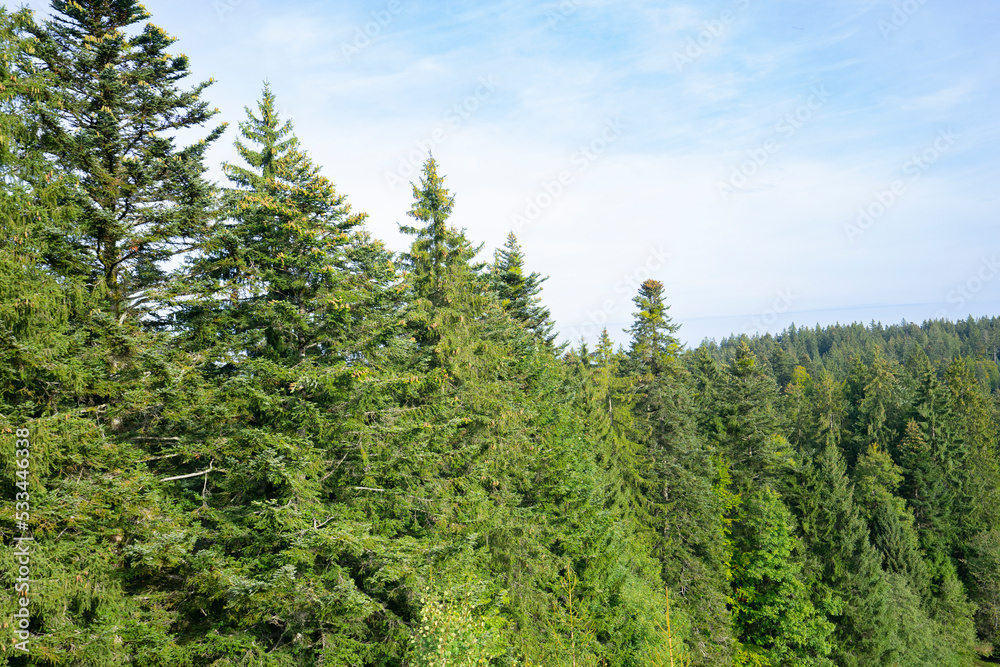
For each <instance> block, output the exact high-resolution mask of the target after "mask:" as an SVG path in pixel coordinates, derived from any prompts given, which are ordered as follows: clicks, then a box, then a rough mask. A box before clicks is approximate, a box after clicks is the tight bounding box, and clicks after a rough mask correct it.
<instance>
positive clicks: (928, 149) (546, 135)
mask: <svg viewBox="0 0 1000 667" xmlns="http://www.w3.org/2000/svg"><path fill="white" fill-rule="evenodd" d="M27 4H28V5H29V6H32V7H34V8H36V9H38V10H39V11H44V10H45V7H46V5H47V3H46V2H30V3H27ZM145 5H146V7H147V9H148V10H149V11H150V12H151V13H152V14H153V18H152V21H153V22H154V23H156V24H157V25H160V26H161V27H163V28H164V29H166V30H167V32H168V33H170V34H172V35H173V36H175V37H178V38H179V41H178V42H177V44H176V45H175V48H176V50H177V51H178V52H183V53H186V54H187V55H189V56H190V58H191V65H192V70H193V73H194V77H193V78H192V83H194V79H198V80H202V79H207V78H209V77H212V78H215V79H216V80H217V82H216V83H215V84H214V85H213V86H212V87H210V88H209V89H208V91H207V95H206V97H207V99H208V100H209V101H210V102H211V103H212V104H214V105H216V106H218V107H219V108H220V110H221V112H222V113H221V118H222V119H223V120H226V121H229V122H230V123H231V127H230V129H229V130H228V131H227V133H226V135H224V137H223V139H222V140H220V142H219V143H218V145H217V147H216V148H215V149H214V150H213V152H212V153H211V159H212V161H213V162H214V163H215V164H218V163H221V162H222V161H223V160H229V159H234V153H233V150H232V148H231V145H232V141H233V140H234V139H235V137H236V131H235V126H236V122H238V121H239V120H241V119H242V117H243V107H244V106H245V105H253V104H254V103H255V101H256V100H257V98H258V97H259V94H260V89H261V84H262V82H263V81H264V80H265V79H266V80H268V81H269V82H270V84H271V87H272V89H273V90H274V92H275V93H276V95H277V97H278V105H279V107H280V108H281V109H282V110H283V111H284V114H285V115H286V116H287V117H291V119H292V120H293V123H294V125H295V128H296V133H297V134H298V136H299V138H300V139H301V140H302V142H303V145H304V147H305V148H306V150H307V151H308V152H309V153H310V154H311V156H312V157H313V158H314V159H315V160H316V161H317V162H318V163H319V164H321V165H323V167H324V172H325V173H326V175H327V176H329V177H330V178H331V179H332V180H333V181H334V183H336V185H337V187H338V190H339V191H340V192H343V193H345V194H346V195H347V196H348V199H349V201H350V202H351V203H352V204H353V206H354V208H355V210H360V211H365V212H367V213H369V215H370V217H369V219H368V226H369V228H370V229H371V231H372V232H373V233H374V234H375V235H376V236H378V237H379V238H381V239H383V240H385V241H386V243H387V244H388V245H389V246H390V247H391V248H393V249H396V250H401V249H403V248H404V247H405V245H406V243H407V239H406V238H405V237H402V236H401V235H399V233H398V232H397V226H396V225H397V223H400V222H404V221H406V220H407V218H406V216H405V213H406V211H407V210H408V209H409V205H410V201H411V193H410V190H409V187H408V186H407V185H406V182H408V181H409V180H412V179H414V178H416V169H417V167H418V166H419V164H420V162H421V161H422V159H423V155H424V154H425V152H426V150H427V149H428V148H432V149H433V151H434V154H435V156H436V157H437V159H438V161H439V163H440V165H441V170H442V172H443V173H444V174H446V184H447V185H448V186H450V187H451V188H452V190H453V191H454V192H455V194H456V208H455V213H454V216H453V222H454V223H455V224H456V225H458V226H460V227H465V228H466V230H467V233H468V235H469V237H470V238H471V239H472V240H473V241H475V242H483V243H485V251H484V252H486V253H491V252H492V248H494V247H496V246H498V245H500V244H501V243H502V242H503V239H504V237H505V236H506V234H507V233H508V232H509V231H510V230H511V229H514V230H515V231H516V232H517V234H518V237H519V239H520V241H521V244H522V246H523V247H524V249H525V252H526V254H527V260H528V265H529V268H530V269H532V270H536V271H539V272H541V273H542V274H543V275H549V276H551V278H550V279H549V280H548V281H547V282H546V283H545V291H544V294H543V296H544V298H545V301H546V303H547V304H548V305H549V306H550V308H551V310H552V312H553V315H554V317H555V319H556V321H557V324H558V328H559V329H560V331H561V332H562V334H563V336H564V338H566V339H572V340H577V339H579V338H580V336H585V337H586V338H588V339H590V340H594V339H595V338H596V336H597V333H598V332H599V330H600V328H601V327H602V326H604V325H606V326H608V328H609V331H610V333H611V334H612V336H613V337H614V338H615V339H616V340H618V341H621V342H625V340H626V336H625V335H624V334H623V333H621V330H622V329H623V328H624V327H627V326H628V324H629V322H630V320H631V312H632V310H633V307H632V304H631V298H632V296H634V293H635V287H636V285H637V284H638V283H640V282H641V281H642V280H643V279H645V278H646V277H652V278H656V279H658V280H660V281H662V282H663V283H664V285H665V287H666V295H667V299H668V302H669V303H670V304H671V310H670V313H671V315H672V316H673V318H674V320H675V321H677V322H679V323H681V324H682V328H681V331H680V334H681V337H682V338H683V339H684V340H686V341H687V342H689V343H691V344H697V343H698V342H700V341H701V340H702V339H703V338H705V337H713V338H721V337H723V336H726V335H728V334H730V333H741V332H752V331H755V330H760V331H772V332H777V331H780V330H781V329H782V328H784V327H785V326H787V325H788V324H789V323H791V322H793V321H794V322H795V323H796V324H797V325H805V326H812V325H815V324H816V323H817V322H818V323H821V324H828V323H833V322H837V321H840V322H851V321H857V320H860V321H863V322H869V321H871V320H877V321H882V322H884V323H890V322H898V321H899V320H900V319H903V318H905V319H907V320H909V321H917V322H920V321H923V320H924V319H927V318H931V317H945V318H948V319H961V318H965V317H967V316H968V315H970V314H972V315H975V316H980V315H994V314H998V315H1000V263H998V262H997V260H998V259H1000V238H997V235H996V230H997V229H998V225H997V222H998V214H1000V201H998V200H997V192H998V190H1000V187H998V185H997V181H998V179H1000V141H998V140H1000V122H998V120H997V109H998V108H1000V40H997V39H996V35H997V34H1000V4H998V3H996V2H992V1H990V2H987V1H985V0H983V1H977V2H974V1H965V0H963V1H959V2H951V3H944V2H941V0H923V1H921V0H907V1H903V2H900V1H895V2H889V1H882V0H878V1H876V0H858V1H851V0H837V1H836V2H833V1H825V0H820V1H817V2H809V3H805V2H782V1H767V0H722V1H719V2H699V3H667V2H627V1H619V2H610V1H607V0H556V1H553V2H549V3H535V2H527V1H524V2H521V1H506V2H448V1H444V2H434V3H426V2H425V3H418V2H412V1H410V2H408V1H407V0H377V1H373V2H368V1H361V0H345V1H342V2H337V3H327V2H305V1H295V0H290V1H283V2H280V3H279V2H273V1H272V2H264V1H263V0H196V1H188V0H171V1H169V2H167V1H163V0H150V1H149V2H146V3H145ZM215 173H218V171H217V170H216V171H215Z"/></svg>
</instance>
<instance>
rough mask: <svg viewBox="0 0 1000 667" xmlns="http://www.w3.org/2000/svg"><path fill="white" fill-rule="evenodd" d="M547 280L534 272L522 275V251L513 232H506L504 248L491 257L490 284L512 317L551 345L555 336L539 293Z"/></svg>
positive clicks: (552, 324)
mask: <svg viewBox="0 0 1000 667" xmlns="http://www.w3.org/2000/svg"><path fill="white" fill-rule="evenodd" d="M546 280H548V278H542V277H541V275H540V274H539V273H537V272H535V271H532V272H531V273H529V274H525V269H524V253H523V252H522V251H521V246H520V245H519V244H518V242H517V237H516V236H514V232H511V233H510V234H508V235H507V241H506V242H505V243H504V245H503V247H502V248H498V249H497V250H496V253H495V254H494V256H493V263H492V264H491V265H490V286H491V288H492V289H493V292H494V293H495V294H496V295H497V298H499V299H500V303H501V305H503V307H504V309H505V310H506V311H507V312H509V313H510V314H511V317H513V318H514V319H515V320H517V321H519V322H521V323H523V324H524V326H525V327H527V328H528V329H529V330H530V331H532V332H534V334H535V335H536V336H538V337H539V339H541V340H542V341H544V342H545V344H546V345H552V342H553V341H554V340H555V338H556V334H555V333H553V331H552V330H553V328H554V327H555V323H554V322H553V321H552V316H551V315H550V314H549V309H548V308H546V307H545V306H543V305H542V304H541V298H540V297H539V296H538V294H539V293H540V292H541V291H542V283H543V282H545V281H546Z"/></svg>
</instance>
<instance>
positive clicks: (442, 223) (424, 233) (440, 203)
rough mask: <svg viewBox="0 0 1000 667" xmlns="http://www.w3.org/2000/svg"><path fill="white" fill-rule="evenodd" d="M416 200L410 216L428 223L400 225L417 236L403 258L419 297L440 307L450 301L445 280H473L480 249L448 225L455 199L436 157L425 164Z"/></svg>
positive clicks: (417, 187) (401, 228)
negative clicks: (465, 278) (473, 264)
mask: <svg viewBox="0 0 1000 667" xmlns="http://www.w3.org/2000/svg"><path fill="white" fill-rule="evenodd" d="M413 198H414V201H413V206H412V207H411V208H410V210H409V212H408V213H407V215H409V216H410V217H411V218H413V219H414V220H419V221H420V222H423V223H425V224H424V226H423V227H415V226H410V225H400V227H399V228H400V231H401V232H403V233H404V234H409V235H411V236H415V237H416V238H415V239H414V240H413V244H412V245H411V246H410V251H409V252H408V253H405V254H404V255H403V257H402V259H403V263H404V265H405V266H406V268H407V270H408V272H409V274H410V282H411V284H412V285H413V288H414V290H415V291H416V293H417V295H418V296H419V297H422V298H427V299H430V301H431V303H432V304H434V305H435V306H440V305H441V304H442V303H444V302H445V301H446V297H445V291H446V290H445V287H446V286H445V282H446V280H445V279H446V278H447V277H448V276H449V275H450V276H452V277H458V276H459V275H462V276H465V277H470V276H473V275H474V274H476V272H477V271H478V269H479V267H473V266H472V265H471V264H470V262H471V261H472V259H473V258H474V257H475V256H476V253H478V252H479V247H473V246H472V244H471V243H470V242H469V240H468V239H467V238H466V237H465V233H464V231H460V230H458V229H455V228H454V227H452V226H449V225H448V224H447V221H448V218H449V217H450V216H451V211H452V208H453V207H454V205H455V196H454V195H452V194H451V193H450V192H449V191H448V189H447V188H445V187H444V178H443V177H442V176H439V175H438V172H437V162H436V161H435V160H434V157H433V156H431V157H428V158H427V161H426V162H425V163H424V167H423V176H422V177H421V179H420V184H419V185H416V184H414V186H413Z"/></svg>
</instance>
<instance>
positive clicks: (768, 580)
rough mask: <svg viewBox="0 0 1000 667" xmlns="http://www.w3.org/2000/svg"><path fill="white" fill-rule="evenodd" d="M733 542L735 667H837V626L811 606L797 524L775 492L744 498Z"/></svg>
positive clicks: (766, 491)
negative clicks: (832, 654)
mask: <svg viewBox="0 0 1000 667" xmlns="http://www.w3.org/2000/svg"><path fill="white" fill-rule="evenodd" d="M733 540H734V553H733V564H732V568H733V575H732V576H733V581H732V586H733V593H732V599H731V603H730V605H731V607H732V613H733V626H734V631H735V633H736V636H737V638H738V640H739V646H738V648H737V652H736V656H735V659H734V662H733V664H734V665H773V666H775V667H778V666H785V665H787V666H789V667H791V666H792V665H832V664H833V662H832V661H831V660H830V658H829V657H828V656H829V655H830V652H831V649H832V648H833V647H832V634H833V631H834V627H833V625H832V624H831V623H830V622H829V621H827V620H826V619H825V618H823V614H822V613H821V612H820V611H818V610H817V609H816V608H815V607H814V606H813V603H812V602H811V601H810V595H809V591H808V590H807V588H806V586H805V583H804V582H803V580H802V566H801V564H800V563H799V562H798V560H797V559H796V557H795V555H794V553H795V550H796V540H795V537H794V520H793V519H792V516H791V514H790V513H789V511H788V509H787V508H786V507H785V505H784V504H783V503H782V502H781V498H780V496H779V495H778V494H777V493H776V492H775V491H773V490H772V489H770V488H768V487H763V488H761V489H760V490H758V491H756V492H755V493H753V494H752V495H750V496H749V497H748V498H747V499H745V501H744V504H743V506H742V509H741V512H740V520H739V521H738V522H737V523H736V525H735V526H734V530H733Z"/></svg>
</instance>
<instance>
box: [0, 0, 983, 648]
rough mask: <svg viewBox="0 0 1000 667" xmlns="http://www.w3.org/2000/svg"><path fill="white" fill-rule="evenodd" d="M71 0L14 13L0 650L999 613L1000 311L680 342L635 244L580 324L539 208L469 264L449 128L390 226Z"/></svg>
mask: <svg viewBox="0 0 1000 667" xmlns="http://www.w3.org/2000/svg"><path fill="white" fill-rule="evenodd" d="M52 5H53V9H54V13H55V18H54V19H52V20H51V21H48V22H44V23H37V22H36V21H34V19H33V18H32V17H31V15H30V14H29V13H26V12H16V13H11V12H7V11H0V33H2V37H3V39H2V42H0V44H2V46H0V48H2V52H0V68H2V71H0V81H2V85H0V170H2V179H0V182H2V186H0V209H2V210H0V214H2V218H0V219H2V221H3V225H4V231H5V238H6V239H7V243H6V244H4V245H3V246H2V247H0V356H2V361H0V429H2V430H3V433H4V437H3V438H2V439H0V446H2V448H3V450H2V458H0V460H2V465H3V476H2V481H0V487H2V493H3V494H4V497H5V498H9V499H13V498H15V495H16V494H18V493H22V494H25V495H30V506H31V510H30V511H31V519H30V532H31V534H32V536H33V537H34V540H35V541H34V542H33V543H32V546H31V568H32V574H31V579H32V582H31V591H30V604H29V609H30V612H31V622H30V641H29V646H30V649H29V651H27V652H25V651H22V650H20V649H19V648H18V647H17V645H16V644H15V641H5V642H4V643H3V644H2V649H0V651H2V654H3V657H4V659H5V660H6V662H7V664H11V665H46V666H48V665H81V666H87V667H101V666H105V665H122V664H134V665H149V666H153V665H163V666H168V665H187V666H191V667H195V666H199V667H200V666H204V667H207V666H210V665H211V666H215V667H222V666H225V665H233V666H235V665H267V666H274V667H278V666H286V665H287V666H291V665H303V666H305V665H310V666H311V665H330V666H332V665H369V666H376V665H383V666H391V665H486V664H490V665H518V664H522V665H528V664H532V665H544V666H553V667H554V666H557V665H573V666H576V665H608V666H611V665H621V666H632V665H671V666H673V665H699V666H701V665H704V666H710V665H711V666H722V665H726V666H729V665H739V666H742V665H758V666H760V665H772V666H775V667H777V666H779V665H782V666H783V665H789V666H790V665H823V666H832V665H837V666H854V665H858V666H861V665H864V666H868V665H885V666H890V665H914V666H916V665H928V666H930V665H934V666H940V665H956V666H957V665H962V666H964V665H970V664H972V662H973V659H974V658H975V656H976V654H977V652H978V654H980V655H981V656H988V655H989V654H990V653H991V651H992V647H993V645H995V644H997V643H998V642H1000V497H998V496H1000V466H998V456H997V454H998V452H997V443H998V429H1000V420H998V416H1000V415H998V410H997V407H996V403H995V401H994V400H993V398H992V396H991V393H990V390H991V389H992V388H993V387H994V386H995V385H996V384H997V380H996V373H997V371H996V362H995V359H994V358H993V356H992V354H993V353H992V347H991V345H992V341H993V340H994V338H993V336H994V334H993V333H992V331H993V329H994V328H995V326H996V322H995V321H993V320H990V321H978V322H975V321H971V320H970V321H968V322H965V323H957V324H950V323H947V322H934V323H930V324H928V325H926V326H925V327H923V328H917V327H909V326H906V327H889V328H881V327H875V326H873V327H869V328H865V327H860V326H854V327H840V328H830V329H827V330H819V329H817V330H815V331H812V330H807V329H806V330H790V331H788V332H786V333H785V334H782V336H780V337H778V338H772V337H763V338H754V339H731V340H726V341H723V343H722V344H721V345H714V344H706V345H703V346H701V347H699V348H698V349H696V350H682V349H681V347H680V346H679V345H678V341H677V339H676V337H675V334H676V333H677V329H678V325H677V324H676V323H674V322H673V321H672V320H671V318H670V317H669V316H668V313H667V311H668V306H667V304H666V301H665V294H664V288H663V285H662V284H660V283H658V282H656V281H655V280H649V281H647V282H645V283H644V284H643V285H642V286H641V288H640V290H639V292H638V294H636V296H635V298H634V303H635V315H634V322H633V324H632V326H631V327H630V328H629V330H628V332H627V333H628V334H629V345H628V348H627V349H623V348H619V349H617V350H616V349H615V348H614V346H613V345H612V343H611V339H610V337H609V336H608V334H607V332H604V334H603V335H602V337H601V339H600V341H599V342H598V344H597V346H596V348H595V349H594V350H590V349H588V347H587V346H586V345H583V344H581V345H580V346H579V347H577V348H574V349H569V350H567V349H566V348H565V347H564V346H560V345H558V344H557V343H556V335H555V333H554V323H553V322H552V320H551V317H550V315H549V312H548V310H547V309H546V308H545V307H544V306H543V305H542V302H541V299H540V296H539V295H540V291H541V285H542V283H543V281H544V278H543V277H542V276H540V275H539V274H538V273H535V272H531V271H530V270H529V269H528V268H527V267H526V264H525V258H524V255H523V253H522V251H521V249H520V247H519V245H518V242H517V239H516V238H515V237H514V236H513V235H511V236H509V237H508V239H507V242H506V244H505V245H504V246H503V247H502V248H500V249H498V250H497V251H496V252H495V253H494V254H493V257H492V261H490V262H486V263H477V260H476V257H477V256H478V255H479V253H480V250H481V247H479V246H477V245H475V244H474V243H473V242H472V241H471V240H470V239H468V238H467V237H466V235H465V233H464V231H462V230H459V229H456V228H455V227H454V226H452V225H450V224H449V217H450V214H451V212H452V210H453V207H454V206H455V205H456V203H455V198H454V196H453V195H452V193H451V192H450V191H449V190H448V188H447V186H446V185H445V181H444V177H443V176H442V175H441V174H439V172H438V165H437V163H436V161H435V160H434V159H433V158H429V159H428V160H427V162H426V163H425V164H424V167H423V170H422V173H421V176H420V178H419V180H418V182H416V183H414V186H413V203H412V207H411V209H410V211H409V212H408V214H409V216H410V218H411V223H410V224H409V225H406V226H403V227H402V228H401V230H402V232H403V233H405V234H407V235H409V236H411V237H412V243H411V245H410V248H409V250H408V251H407V252H405V253H403V254H399V255H397V254H394V253H391V252H389V251H388V250H387V249H386V248H385V247H384V246H383V245H382V244H381V243H380V242H379V241H378V240H376V239H373V238H372V237H371V236H370V235H369V234H368V233H367V232H366V231H365V228H364V218H365V216H364V215H363V214H358V213H355V212H352V210H351V207H350V205H349V204H348V202H347V200H346V197H345V196H344V195H343V194H341V193H338V192H337V190H336V188H335V186H334V185H333V184H332V183H331V182H330V181H328V180H327V179H326V178H325V177H324V176H323V175H322V174H321V173H320V170H319V169H318V167H317V166H316V165H315V164H314V163H313V162H312V161H311V160H310V158H309V157H308V153H307V152H306V150H305V149H304V148H303V147H302V146H301V145H300V144H299V142H298V140H297V139H296V138H295V135H294V132H293V128H292V127H291V125H290V124H289V123H287V122H284V121H282V119H281V118H280V117H279V115H278V114H277V112H276V101H275V96H274V94H273V93H272V92H271V91H270V90H269V89H268V88H267V87H266V86H265V88H264V90H263V93H262V96H261V99H260V100H259V101H258V102H257V103H256V105H255V106H253V107H248V108H247V109H246V118H245V120H244V121H243V122H242V123H240V125H239V128H238V138H237V140H236V147H237V152H238V156H239V160H238V162H237V163H234V164H225V165H223V173H224V174H225V176H226V178H227V181H228V182H227V183H226V184H225V185H223V186H219V185H216V184H213V183H211V182H209V181H208V180H206V178H205V172H206V165H205V152H206V150H207V148H208V147H209V146H210V145H211V144H212V142H213V141H215V140H217V139H218V138H219V137H220V136H221V135H222V133H223V132H224V129H225V128H224V127H211V126H208V123H210V121H211V119H212V117H213V115H214V113H215V112H214V111H212V110H211V109H210V108H209V106H208V105H207V103H206V102H205V101H204V100H203V99H202V95H203V94H204V92H205V89H206V86H207V85H208V84H198V85H194V86H192V87H185V84H184V79H185V76H186V75H187V71H188V70H187V68H188V63H187V61H186V59H185V58H184V57H182V56H171V55H169V53H168V49H169V48H170V45H171V44H172V43H173V39H172V38H171V37H169V36H167V35H166V34H165V33H164V32H163V31H162V30H160V29H159V28H156V27H155V26H152V25H149V24H146V23H145V21H146V19H148V18H149V16H148V14H147V13H146V12H145V10H144V9H143V8H142V7H141V5H139V4H138V3H137V2H135V1H134V0H116V1H114V2H109V1H107V0H76V1H74V2H62V1H60V0H56V1H55V2H53V3H52ZM199 128H201V131H202V132H203V136H204V138H203V139H201V140H198V141H195V142H194V143H192V144H190V145H186V146H184V145H180V144H179V143H178V140H177V139H176V138H174V137H176V136H177V132H178V131H179V130H188V131H187V132H185V133H184V134H183V135H182V136H191V132H194V131H198V130H199ZM990 364H992V366H991V365H990ZM16 429H27V430H28V431H29V432H30V434H31V437H30V439H31V450H30V451H31V455H30V475H25V474H18V471H19V470H22V468H20V467H19V466H18V464H17V463H16V461H17V460H18V458H19V457H16V456H15V448H16V445H15V442H16V440H15V437H14V434H15V432H16ZM11 504H12V503H11ZM0 531H2V533H3V535H4V539H5V542H10V540H11V539H12V538H14V537H18V536H21V535H22V532H21V529H20V528H19V527H18V525H17V524H16V523H15V521H14V515H13V512H5V513H4V515H3V517H2V518H0ZM12 553H13V552H12V550H11V549H9V548H8V549H6V550H5V551H4V553H3V555H2V556H0V560H2V562H3V567H2V569H0V578H2V580H3V590H4V595H3V596H0V614H2V616H3V618H4V619H11V618H12V617H13V613H14V610H15V609H16V608H17V607H18V604H19V602H18V598H17V597H16V594H15V589H14V583H15V581H14V580H15V577H16V576H17V575H16V574H15V572H16V569H15V562H14V558H13V556H12ZM5 623H6V621H5ZM4 627H7V625H5V626H4Z"/></svg>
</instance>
